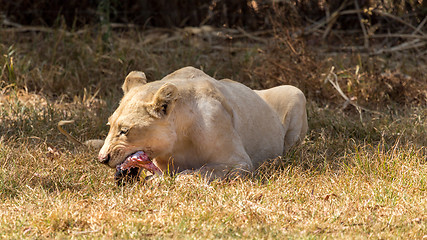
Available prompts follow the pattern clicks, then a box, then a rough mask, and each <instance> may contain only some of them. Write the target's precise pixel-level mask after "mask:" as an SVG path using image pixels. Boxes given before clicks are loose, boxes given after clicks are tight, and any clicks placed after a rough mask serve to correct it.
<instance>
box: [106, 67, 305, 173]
mask: <svg viewBox="0 0 427 240" xmlns="http://www.w3.org/2000/svg"><path fill="white" fill-rule="evenodd" d="M135 76H136V77H135ZM137 76H141V78H140V81H136V80H137V79H138V77H137ZM142 76H143V77H142ZM130 78H131V81H129V79H130ZM123 90H124V93H125V95H124V97H123V99H122V100H121V103H120V105H119V107H118V108H117V109H116V111H115V112H114V113H113V115H112V116H111V117H110V118H109V124H110V131H109V133H108V136H107V138H106V140H105V143H104V145H103V147H102V149H101V150H100V152H99V159H100V161H105V159H107V156H110V158H109V161H108V163H107V164H108V165H109V166H110V167H112V168H115V167H116V166H117V165H118V164H121V163H122V162H123V161H124V160H125V158H126V157H127V156H128V155H130V154H132V153H134V152H136V151H139V150H143V151H145V152H146V153H147V154H148V155H149V156H150V157H151V158H152V159H153V162H154V163H155V164H156V166H158V167H159V168H160V169H161V170H162V171H164V172H166V171H172V172H182V171H185V172H186V173H188V172H194V171H197V172H198V173H201V174H202V175H205V176H208V177H210V178H223V177H225V176H227V175H229V174H237V175H240V174H242V173H245V172H250V171H253V170H254V169H255V168H257V167H258V166H259V165H260V164H262V163H263V162H264V161H265V160H267V159H270V158H275V157H277V156H280V155H281V154H282V153H283V151H284V148H285V147H286V144H285V143H284V142H285V133H286V132H292V134H293V131H291V130H292V129H294V127H293V124H294V121H293V120H294V118H292V117H290V118H289V117H287V118H286V119H290V120H289V121H288V120H286V121H285V122H284V123H285V124H284V125H282V122H281V119H280V118H279V114H280V115H281V116H283V115H285V116H287V115H289V114H291V115H292V114H295V112H296V113H299V112H300V111H295V108H298V107H297V106H300V107H301V108H303V109H304V112H305V99H304V102H301V103H296V102H297V101H298V99H297V98H293V97H292V98H291V100H295V102H294V103H292V104H290V105H289V104H287V103H284V104H285V106H290V108H286V110H280V107H279V105H280V104H282V103H283V102H282V101H281V99H286V97H285V98H279V97H276V91H275V90H274V91H271V92H266V93H263V92H257V93H258V94H260V95H261V96H262V97H263V98H264V99H265V100H266V101H267V102H269V100H270V99H273V100H272V101H270V102H269V104H271V107H269V105H268V104H267V103H266V102H265V101H264V100H263V99H261V97H260V96H259V95H258V94H256V93H255V92H254V91H253V90H251V89H249V88H248V87H246V86H244V85H242V84H240V83H237V82H234V81H231V80H221V81H218V80H215V79H213V78H212V77H210V76H208V75H206V74H205V73H204V72H202V71H201V70H198V69H196V68H193V67H185V68H182V69H179V70H177V71H175V72H173V73H172V74H169V75H168V76H166V77H164V78H163V79H162V80H159V81H154V82H151V83H146V79H145V75H143V74H139V73H138V72H132V73H131V74H129V76H128V77H127V79H126V80H125V83H124V84H123ZM270 93H271V94H270ZM268 95H271V96H270V97H268ZM276 105H277V106H276ZM302 105H304V106H302ZM276 107H277V108H278V109H276ZM273 109H275V110H276V111H277V110H279V111H278V112H279V114H277V113H276V111H275V110H273ZM298 110H301V109H298ZM287 112H288V113H287ZM282 120H283V119H282ZM288 122H289V123H288ZM120 132H121V133H120ZM301 133H302V130H301ZM298 136H299V138H301V137H300V136H301V135H298Z"/></svg>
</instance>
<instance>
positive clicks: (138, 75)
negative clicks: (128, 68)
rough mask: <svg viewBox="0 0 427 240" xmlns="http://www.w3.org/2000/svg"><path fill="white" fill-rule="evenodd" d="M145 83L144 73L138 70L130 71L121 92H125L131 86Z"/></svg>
mask: <svg viewBox="0 0 427 240" xmlns="http://www.w3.org/2000/svg"><path fill="white" fill-rule="evenodd" d="M146 83H147V78H146V77H145V73H143V72H139V71H132V72H130V73H129V74H128V75H127V77H126V79H125V82H124V83H123V86H122V89H123V93H124V94H126V93H127V92H129V90H130V89H132V88H133V87H135V86H139V85H144V84H146Z"/></svg>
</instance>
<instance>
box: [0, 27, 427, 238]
mask: <svg viewBox="0 0 427 240" xmlns="http://www.w3.org/2000/svg"><path fill="white" fill-rule="evenodd" d="M91 34H92V33H91V32H90V31H89V30H86V32H85V33H84V34H83V35H82V36H80V37H76V36H75V35H61V34H60V33H56V34H52V35H48V36H46V34H45V35H43V34H33V38H32V39H29V38H26V37H28V36H27V35H25V34H24V35H18V34H17V35H13V34H12V35H11V36H8V38H4V36H2V37H1V38H0V39H1V41H0V50H1V53H2V54H4V55H5V56H4V59H3V60H2V61H0V67H2V66H4V67H3V68H2V69H3V70H2V72H0V77H1V86H2V92H1V95H0V97H1V98H0V134H1V137H0V238H1V239H45V238H55V239H68V238H73V239H104V238H107V239H110V238H111V239H126V238H136V239H141V238H142V239H145V238H147V239H148V238H150V239H151V238H156V239H163V238H172V239H183V238H190V239H206V238H207V239H217V238H220V239H240V238H244V239H248V238H249V239H324V238H327V239H331V238H333V239H367V238H374V239H423V237H424V238H425V237H426V235H427V192H426V189H427V165H426V164H427V162H426V161H427V159H426V148H425V146H426V145H427V123H426V116H427V109H426V105H425V103H419V104H412V105H409V104H406V103H402V102H400V103H399V102H392V101H391V100H390V98H388V99H387V101H389V102H387V105H386V106H382V104H383V102H381V101H378V102H372V105H369V106H367V107H370V108H372V109H378V110H379V111H380V112H381V115H378V114H368V113H363V118H362V119H363V121H362V122H361V121H360V117H359V115H358V113H357V112H356V111H354V109H352V107H348V108H346V109H344V110H340V109H339V107H340V106H341V104H342V102H341V99H340V98H339V96H338V95H336V96H335V97H330V98H323V97H322V96H323V95H322V94H320V95H316V89H317V88H318V86H315V87H313V89H308V87H307V86H309V85H310V81H311V83H312V84H315V83H317V82H315V80H314V79H316V78H319V79H321V75H320V73H319V72H316V71H320V70H321V68H319V69H314V72H313V74H314V75H315V74H319V75H317V76H316V77H312V78H309V79H303V80H301V82H300V84H301V86H300V87H301V88H304V89H305V92H306V93H307V95H308V96H311V98H310V97H309V98H308V99H309V103H308V115H309V125H310V130H309V133H308V134H307V137H306V139H305V142H304V143H303V144H302V145H300V146H296V147H294V148H293V149H291V151H289V152H288V153H287V155H285V156H284V157H283V158H280V159H275V160H272V161H269V162H268V163H266V164H265V165H263V166H262V167H261V168H260V169H259V170H258V171H257V172H256V173H254V175H252V176H248V177H247V178H244V179H237V180H230V181H222V182H212V183H210V184H206V182H205V181H204V180H203V179H199V178H197V177H194V178H193V177H190V178H186V179H181V180H177V179H175V178H171V177H166V178H165V179H163V180H158V181H157V180H156V181H148V182H142V181H141V182H137V183H135V184H128V185H126V186H125V187H117V186H116V185H115V183H114V181H113V174H114V170H112V169H108V168H107V167H105V166H102V165H101V164H99V163H97V161H96V155H97V153H96V152H92V151H89V150H86V149H84V148H80V147H77V146H73V145H72V144H71V143H69V142H68V141H67V140H66V139H65V137H63V136H62V135H60V133H59V132H58V131H57V129H56V124H57V122H58V121H60V120H63V119H75V120H76V124H75V125H69V126H66V127H67V130H69V131H70V132H71V133H72V134H73V135H74V136H78V138H79V139H81V140H87V139H92V138H102V137H104V136H105V135H106V132H107V130H108V129H107V127H106V126H105V123H106V119H107V117H108V116H109V114H110V113H111V112H112V111H113V110H114V108H115V107H116V106H117V103H118V101H119V99H120V96H121V93H120V92H119V88H120V84H121V81H122V80H123V78H124V76H125V75H126V73H127V72H128V71H130V70H135V69H140V70H144V71H146V73H147V75H148V76H149V78H151V79H156V78H160V77H162V76H163V75H165V74H166V73H169V72H170V71H173V70H175V69H177V68H179V67H182V66H185V65H194V66H197V67H203V68H204V70H205V71H206V72H208V73H209V74H211V75H215V76H216V77H217V78H222V77H230V78H233V79H237V80H239V81H241V82H244V83H246V84H247V85H249V86H252V87H260V86H263V84H264V85H265V84H266V85H267V86H269V84H272V85H273V84H274V82H270V83H268V84H267V83H266V82H263V83H260V81H263V78H262V77H261V76H263V74H264V76H269V75H270V74H272V73H271V72H270V71H269V70H270V69H266V70H265V71H267V72H264V73H262V72H260V69H259V68H254V67H255V66H257V64H261V63H262V60H263V59H265V58H266V55H263V54H267V53H265V52H266V51H267V52H268V49H269V48H268V46H255V47H254V45H253V44H249V43H245V42H237V43H234V44H233V45H232V46H230V48H231V47H236V46H240V47H241V48H240V50H236V52H234V53H231V50H230V49H227V48H224V49H223V50H213V49H212V48H210V47H209V46H204V47H200V48H199V49H195V48H192V47H191V44H190V39H186V38H179V39H178V40H173V41H172V40H171V41H169V42H163V41H155V42H154V43H149V44H142V43H143V42H144V39H147V38H148V35H147V34H145V35H144V34H142V33H135V34H136V35H135V36H136V37H135V39H133V38H131V36H133V34H131V33H127V34H126V33H122V34H118V33H114V32H112V36H111V41H112V43H111V44H112V48H113V49H108V48H101V47H99V48H97V45H98V44H103V43H102V39H101V38H100V36H96V35H95V36H93V37H91ZM193 40H194V39H193ZM196 40H200V39H197V38H196ZM200 41H201V40H200ZM12 42H13V44H12ZM36 43H37V44H39V45H37V46H38V47H37V48H36V47H35V45H36ZM201 43H202V44H205V42H203V41H202V42H201ZM220 43H221V42H219V43H217V44H220ZM245 44H247V45H245ZM12 45H13V47H12V48H13V49H14V52H11V48H10V47H11V46H12ZM242 45H243V47H242ZM50 46H52V47H50ZM166 47H167V48H166ZM256 47H261V48H263V49H264V50H265V51H264V53H261V52H262V51H254V49H256ZM165 49H167V50H165ZM281 51H283V52H282V53H285V52H286V51H287V50H286V49H282V50H281ZM275 54H276V53H274V54H273V53H272V56H274V55H275ZM10 55H13V56H14V58H13V59H11V56H10ZM347 57H348V56H347ZM350 57H351V56H350ZM284 58H285V59H286V57H284ZM11 60H12V61H13V63H14V68H13V69H12V68H10V66H9V65H10V63H11ZM281 61H282V60H281ZM307 61H308V60H307ZM310 61H317V60H310ZM319 61H320V60H319ZM8 64H9V65H8ZM301 64H304V62H303V63H301ZM311 64H312V63H310V62H309V63H307V66H312V65H311ZM343 64H344V63H343ZM348 64H349V65H343V66H341V67H342V68H347V69H349V70H348V71H349V72H351V71H352V70H351V69H352V68H353V67H354V66H353V65H351V64H352V63H351V62H350V63H348ZM320 65H321V64H320ZM8 66H9V67H8ZM300 68H301V69H303V67H301V66H300ZM251 69H253V72H251ZM293 71H298V69H293ZM366 71H368V70H366ZM366 71H363V70H362V72H361V74H362V75H364V76H366V77H368V75H369V74H367V72H366ZM295 74H296V73H295ZM278 78H279V77H278ZM356 78H357V77H356V76H353V75H350V76H349V77H348V78H347V77H346V78H344V77H343V78H340V80H341V81H345V80H346V79H347V80H348V82H354V81H356ZM365 80H368V79H365ZM371 80H372V81H375V78H373V77H372V79H371ZM319 81H320V82H322V81H323V79H322V80H319ZM277 83H278V82H276V84H277ZM342 86H344V85H342ZM369 86H371V85H369ZM369 86H362V85H360V86H358V88H360V89H358V90H357V94H358V96H359V97H360V96H361V95H362V96H363V90H364V89H365V88H366V87H369ZM329 87H330V86H328V85H323V87H322V91H326V92H328V91H329V95H335V93H334V92H332V91H333V90H332V89H331V88H329ZM85 88H86V91H85V90H84V89H85ZM99 88H102V90H100V92H99V94H98V95H96V94H95V92H96V90H97V89H99ZM323 88H324V89H323ZM25 89H28V91H26V90H25ZM70 89H71V90H70ZM343 89H345V88H344V87H343ZM68 90H69V91H68ZM407 90H408V91H409V90H411V89H410V88H409V89H407ZM418 90H420V91H421V92H422V91H425V90H426V89H423V88H421V89H418ZM353 93H354V94H356V93H355V92H352V91H346V94H349V95H351V94H353ZM384 94H387V92H384ZM389 96H390V97H391V96H393V95H389ZM325 103H326V104H325Z"/></svg>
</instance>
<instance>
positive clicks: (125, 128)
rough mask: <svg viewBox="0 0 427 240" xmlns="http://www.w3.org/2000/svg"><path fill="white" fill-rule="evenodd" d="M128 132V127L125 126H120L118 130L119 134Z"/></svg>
mask: <svg viewBox="0 0 427 240" xmlns="http://www.w3.org/2000/svg"><path fill="white" fill-rule="evenodd" d="M128 133H129V128H127V127H123V128H121V129H120V132H119V134H120V135H127V134H128Z"/></svg>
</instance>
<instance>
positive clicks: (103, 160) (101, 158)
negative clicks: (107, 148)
mask: <svg viewBox="0 0 427 240" xmlns="http://www.w3.org/2000/svg"><path fill="white" fill-rule="evenodd" d="M98 161H99V162H100V163H103V164H108V162H109V161H110V154H99V156H98Z"/></svg>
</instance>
